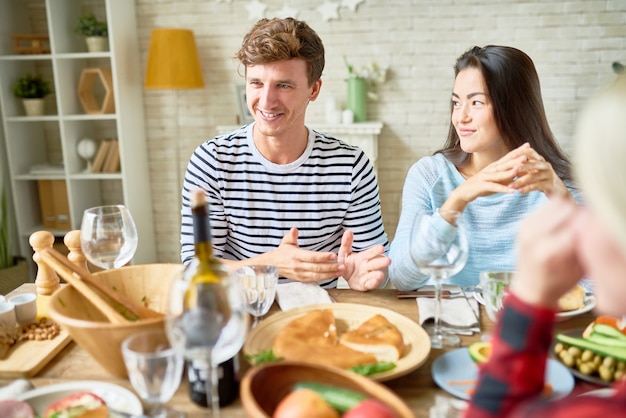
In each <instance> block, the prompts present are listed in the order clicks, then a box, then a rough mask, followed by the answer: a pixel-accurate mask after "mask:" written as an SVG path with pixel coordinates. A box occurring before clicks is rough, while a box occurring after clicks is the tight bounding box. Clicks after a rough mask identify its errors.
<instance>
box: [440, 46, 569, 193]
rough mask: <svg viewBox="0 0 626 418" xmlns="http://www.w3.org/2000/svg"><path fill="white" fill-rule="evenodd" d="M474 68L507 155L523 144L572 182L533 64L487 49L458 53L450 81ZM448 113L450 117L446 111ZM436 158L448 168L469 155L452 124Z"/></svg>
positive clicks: (513, 53) (511, 51)
mask: <svg viewBox="0 0 626 418" xmlns="http://www.w3.org/2000/svg"><path fill="white" fill-rule="evenodd" d="M467 68H475V69H477V70H478V71H480V73H481V74H482V76H483V79H484V82H485V85H486V88H487V92H486V93H487V94H488V95H489V97H490V99H491V103H492V108H493V114H494V119H495V121H496V125H497V126H498V130H499V131H500V133H501V134H502V140H503V141H504V143H505V144H506V146H507V148H508V149H509V150H513V149H514V148H517V147H519V146H520V145H522V144H524V143H526V142H528V143H529V144H530V146H531V147H532V148H533V149H534V150H535V151H537V152H538V153H539V154H540V155H541V156H543V158H545V159H546V161H548V162H549V163H550V164H552V167H553V168H554V171H555V172H556V174H557V175H558V176H559V177H560V178H561V179H562V180H564V181H570V180H572V175H571V163H570V161H569V159H568V157H567V156H566V155H565V153H564V152H563V150H561V148H560V147H559V145H558V144H557V142H556V140H555V139H554V136H553V135H552V131H551V130H550V126H549V125H548V119H547V117H546V113H545V109H544V107H543V101H542V99H541V87H540V85H539V76H538V75H537V71H536V69H535V65H534V64H533V61H532V60H531V59H530V57H529V56H528V55H526V54H525V53H524V52H523V51H520V50H519V49H516V48H512V47H507V46H498V45H488V46H485V47H483V48H481V47H478V46H475V47H473V48H470V49H469V50H467V51H466V52H465V53H463V54H462V55H461V56H460V57H459V58H458V59H457V61H456V64H455V65H454V76H455V78H456V76H457V75H458V74H459V72H461V71H463V70H465V69H467ZM450 113H451V114H452V105H451V110H450ZM437 152H442V153H443V154H444V155H445V156H446V157H447V158H448V159H449V160H450V161H451V162H452V163H453V164H455V165H457V166H459V165H463V164H464V163H465V162H467V161H468V160H469V157H470V156H469V154H468V153H466V152H465V151H463V150H462V149H461V144H460V140H459V136H458V134H457V132H456V129H454V125H453V124H452V121H451V122H450V128H449V131H448V139H447V140H446V143H445V144H444V146H443V148H442V149H440V150H439V151H437Z"/></svg>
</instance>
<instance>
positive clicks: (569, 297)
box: [559, 285, 585, 311]
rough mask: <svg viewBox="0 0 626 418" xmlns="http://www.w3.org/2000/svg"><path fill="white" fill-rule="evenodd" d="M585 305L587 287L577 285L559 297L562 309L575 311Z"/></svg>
mask: <svg viewBox="0 0 626 418" xmlns="http://www.w3.org/2000/svg"><path fill="white" fill-rule="evenodd" d="M584 307H585V288H584V287H582V286H580V285H576V286H574V287H573V288H571V289H570V290H569V291H568V292H567V293H566V294H564V295H563V296H561V298H560V299H559V309H560V310H561V311H574V310H576V309H581V308H584Z"/></svg>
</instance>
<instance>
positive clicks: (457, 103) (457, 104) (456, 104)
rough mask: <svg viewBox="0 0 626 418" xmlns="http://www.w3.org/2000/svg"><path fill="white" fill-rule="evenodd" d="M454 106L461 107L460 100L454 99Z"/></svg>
mask: <svg viewBox="0 0 626 418" xmlns="http://www.w3.org/2000/svg"><path fill="white" fill-rule="evenodd" d="M452 107H461V103H460V102H459V101H458V100H452Z"/></svg>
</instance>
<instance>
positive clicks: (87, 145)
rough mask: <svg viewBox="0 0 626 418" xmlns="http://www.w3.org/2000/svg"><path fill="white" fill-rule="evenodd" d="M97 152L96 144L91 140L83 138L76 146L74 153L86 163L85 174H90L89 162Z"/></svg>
mask: <svg viewBox="0 0 626 418" xmlns="http://www.w3.org/2000/svg"><path fill="white" fill-rule="evenodd" d="M97 150H98V144H97V143H96V141H95V140H93V139H91V138H83V139H81V140H80V141H78V144H76V152H77V153H78V155H79V156H80V158H82V159H83V160H85V161H87V167H86V168H85V170H84V172H85V173H91V161H92V160H93V157H95V156H96V151H97Z"/></svg>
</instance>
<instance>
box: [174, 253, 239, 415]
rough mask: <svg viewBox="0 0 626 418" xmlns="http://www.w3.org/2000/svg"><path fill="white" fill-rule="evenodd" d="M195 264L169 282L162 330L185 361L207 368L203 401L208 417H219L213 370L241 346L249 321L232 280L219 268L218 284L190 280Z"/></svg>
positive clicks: (215, 379) (215, 380)
mask: <svg viewBox="0 0 626 418" xmlns="http://www.w3.org/2000/svg"><path fill="white" fill-rule="evenodd" d="M197 264H198V261H197V260H196V259H194V260H193V261H192V262H191V263H190V264H189V265H188V266H187V267H186V268H185V270H184V272H183V274H182V275H178V276H177V277H175V278H174V280H173V283H172V287H171V289H170V293H169V300H168V311H167V317H166V330H167V334H168V338H169V340H170V342H171V343H172V346H174V347H175V348H176V350H177V351H178V352H179V353H181V354H183V355H184V357H185V358H186V359H187V360H189V361H191V362H194V361H195V362H196V363H197V364H201V363H204V364H206V365H207V367H208V373H207V375H208V376H209V377H210V378H209V379H207V380H206V393H207V399H208V401H209V402H208V403H209V405H210V409H211V412H212V416H213V417H219V393H218V373H217V367H218V365H219V364H220V363H223V362H225V361H227V360H228V359H230V358H232V357H234V356H235V355H236V354H237V353H238V352H239V350H240V349H241V347H242V346H243V343H244V340H245V338H246V332H247V330H248V327H249V318H248V315H247V312H246V308H245V302H244V298H243V292H242V290H241V288H240V286H239V282H238V281H237V280H235V277H234V276H233V275H231V274H229V273H228V271H227V270H226V268H225V267H223V266H221V267H217V268H218V269H219V271H218V274H219V276H220V277H221V280H220V281H216V282H199V281H194V280H193V279H194V277H195V276H196V271H197Z"/></svg>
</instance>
